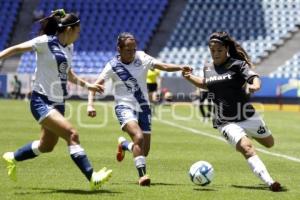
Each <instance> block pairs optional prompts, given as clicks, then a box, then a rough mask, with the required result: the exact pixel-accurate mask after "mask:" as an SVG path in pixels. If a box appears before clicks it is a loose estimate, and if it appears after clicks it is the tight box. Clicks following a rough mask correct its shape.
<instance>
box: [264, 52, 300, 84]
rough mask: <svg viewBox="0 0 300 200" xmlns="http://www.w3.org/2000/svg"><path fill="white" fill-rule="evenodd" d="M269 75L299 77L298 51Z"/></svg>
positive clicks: (299, 54) (299, 57)
mask: <svg viewBox="0 0 300 200" xmlns="http://www.w3.org/2000/svg"><path fill="white" fill-rule="evenodd" d="M269 77H271V78H293V79H300V52H298V53H297V54H295V55H294V56H293V58H292V59H290V60H287V61H286V62H285V64H284V65H282V66H279V67H278V68H277V70H276V71H274V72H272V73H271V74H270V75H269Z"/></svg>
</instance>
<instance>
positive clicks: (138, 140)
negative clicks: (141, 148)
mask: <svg viewBox="0 0 300 200" xmlns="http://www.w3.org/2000/svg"><path fill="white" fill-rule="evenodd" d="M133 142H134V144H135V145H142V144H143V143H144V136H143V133H136V134H135V135H134V139H133Z"/></svg>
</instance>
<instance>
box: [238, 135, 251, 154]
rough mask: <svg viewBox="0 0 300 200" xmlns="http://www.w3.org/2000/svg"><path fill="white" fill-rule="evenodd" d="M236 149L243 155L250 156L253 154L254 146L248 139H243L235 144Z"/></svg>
mask: <svg viewBox="0 0 300 200" xmlns="http://www.w3.org/2000/svg"><path fill="white" fill-rule="evenodd" d="M237 150H238V151H239V152H241V153H242V154H243V155H244V156H245V157H251V156H253V155H254V154H255V150H254V147H253V145H252V143H251V141H250V140H249V139H246V140H243V141H241V142H239V143H238V144H237Z"/></svg>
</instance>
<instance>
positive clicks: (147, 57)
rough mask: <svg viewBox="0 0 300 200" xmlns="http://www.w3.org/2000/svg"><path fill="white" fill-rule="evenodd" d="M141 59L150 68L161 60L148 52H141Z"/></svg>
mask: <svg viewBox="0 0 300 200" xmlns="http://www.w3.org/2000/svg"><path fill="white" fill-rule="evenodd" d="M141 59H142V60H143V62H144V63H145V65H146V67H147V68H148V69H153V68H154V65H155V64H156V63H158V62H159V61H158V60H157V59H155V58H153V57H152V56H150V55H148V54H146V53H145V52H141Z"/></svg>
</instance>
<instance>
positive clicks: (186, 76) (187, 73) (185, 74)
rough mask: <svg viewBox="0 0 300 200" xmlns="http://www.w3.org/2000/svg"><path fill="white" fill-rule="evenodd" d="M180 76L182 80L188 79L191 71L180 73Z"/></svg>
mask: <svg viewBox="0 0 300 200" xmlns="http://www.w3.org/2000/svg"><path fill="white" fill-rule="evenodd" d="M181 74H182V76H183V77H184V78H190V76H191V75H192V71H182V72H181Z"/></svg>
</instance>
